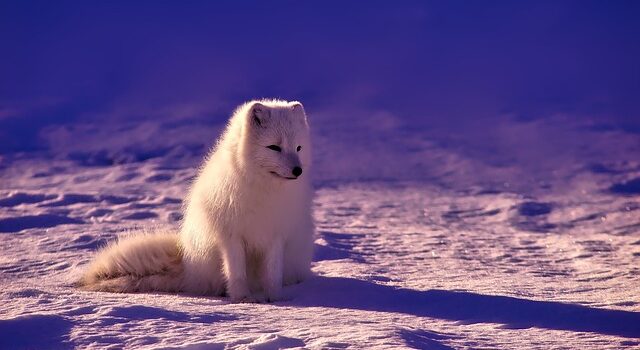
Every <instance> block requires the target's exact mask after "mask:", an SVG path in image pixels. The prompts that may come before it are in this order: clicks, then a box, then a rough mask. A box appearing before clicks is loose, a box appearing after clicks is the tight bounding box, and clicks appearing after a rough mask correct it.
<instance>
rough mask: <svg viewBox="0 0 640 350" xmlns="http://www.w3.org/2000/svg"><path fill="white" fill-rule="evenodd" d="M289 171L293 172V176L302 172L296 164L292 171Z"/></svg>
mask: <svg viewBox="0 0 640 350" xmlns="http://www.w3.org/2000/svg"><path fill="white" fill-rule="evenodd" d="M291 173H292V174H293V176H295V177H298V176H300V175H301V174H302V168H301V167H299V166H297V167H295V168H293V171H292V172H291Z"/></svg>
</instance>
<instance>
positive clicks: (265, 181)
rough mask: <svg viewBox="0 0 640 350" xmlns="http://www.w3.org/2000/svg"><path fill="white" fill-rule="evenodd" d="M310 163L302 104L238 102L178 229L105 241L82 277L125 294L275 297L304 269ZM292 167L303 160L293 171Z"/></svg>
mask: <svg viewBox="0 0 640 350" xmlns="http://www.w3.org/2000/svg"><path fill="white" fill-rule="evenodd" d="M269 145H278V146H279V147H280V148H281V152H277V151H274V150H272V149H269V148H267V146H269ZM298 146H301V150H300V151H299V152H298V151H297V147H298ZM310 165H311V144H310V140H309V127H308V124H307V119H306V115H305V113H304V108H303V107H302V105H301V104H300V103H298V102H287V101H279V100H260V101H252V102H248V103H245V104H244V105H242V106H240V107H239V108H238V109H237V110H236V111H235V113H234V114H233V116H232V117H231V119H230V120H229V124H228V125H227V128H226V130H225V132H224V134H223V135H222V137H221V138H220V139H219V141H218V143H217V145H216V147H215V148H214V150H213V152H212V153H211V154H210V155H209V157H208V158H207V160H206V162H205V164H204V166H203V167H202V168H201V169H200V171H199V173H198V176H197V178H196V180H195V182H194V184H193V186H192V188H191V190H190V192H189V195H188V197H187V199H186V201H185V203H186V207H185V215H184V220H183V222H182V226H181V230H180V234H179V235H175V234H173V235H172V234H168V233H158V234H154V235H142V236H139V237H134V238H130V239H125V240H121V241H119V242H118V243H116V244H114V245H111V246H108V247H107V248H106V249H105V250H103V251H102V252H100V253H99V255H98V257H97V258H96V260H95V261H94V262H93V263H92V265H91V266H90V268H89V270H88V271H87V273H86V274H85V276H84V278H83V279H82V281H81V284H82V285H83V286H84V287H85V288H87V289H90V290H107V291H126V292H129V291H184V292H188V293H195V294H216V295H220V294H223V293H224V291H225V290H226V292H227V294H228V295H229V296H230V297H231V299H232V300H234V301H260V300H267V301H269V300H276V299H278V297H279V295H280V290H281V288H282V285H283V284H291V283H296V282H299V281H302V280H303V279H304V278H306V277H307V276H308V275H309V274H310V264H311V258H312V255H313V232H314V227H313V220H312V215H311V199H312V198H311V197H312V191H311V186H310V180H309V173H310ZM294 167H301V168H302V175H300V176H299V177H298V178H295V176H294V175H293V174H292V169H293V168H294ZM291 178H293V179H291Z"/></svg>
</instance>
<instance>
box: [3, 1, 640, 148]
mask: <svg viewBox="0 0 640 350" xmlns="http://www.w3.org/2000/svg"><path fill="white" fill-rule="evenodd" d="M639 15H640V4H639V3H637V2H633V1H615V2H612V1H594V2H590V1H549V2H545V1H535V2H518V1H488V2H464V1H437V2H421V1H420V2H412V1H402V2H381V1H373V2H339V1H328V2H302V1H290V2H286V1H285V2H280V1H278V2H269V3H268V4H267V3H257V2H256V3H252V2H197V1H191V2H177V1H176V2H169V1H137V2H93V3H90V2H70V1H62V2H48V1H42V2H39V1H10V2H8V1H3V2H2V3H1V4H0V40H1V41H2V46H3V49H2V55H1V56H0V77H1V79H0V128H2V129H4V130H5V132H4V134H3V135H2V136H4V139H5V141H3V142H2V144H0V151H12V150H21V149H29V148H30V147H36V146H37V145H36V144H35V141H33V142H32V139H33V135H34V133H35V132H36V131H37V130H39V128H41V127H44V126H47V125H50V124H56V123H65V122H73V121H76V120H90V121H95V120H101V119H104V118H107V119H110V120H114V121H116V122H117V120H119V119H127V120H131V118H140V119H147V118H162V115H161V113H155V112H157V111H168V112H167V114H171V113H175V112H172V111H181V112H179V113H186V114H189V113H191V114H194V115H197V116H203V115H204V116H209V117H211V118H225V117H226V114H228V112H229V110H230V109H231V108H232V107H233V106H234V105H237V104H238V103H239V102H242V101H244V100H247V99H251V98H254V97H272V96H273V97H282V98H286V99H299V100H302V101H304V102H305V104H306V105H307V106H308V109H309V108H311V109H312V110H313V109H321V108H326V107H327V106H331V108H332V109H342V110H349V111H358V110H371V109H376V110H380V109H381V110H386V111H390V112H392V113H394V114H396V115H398V116H400V117H401V118H404V119H405V120H407V121H411V122H417V123H424V124H425V125H440V126H442V125H444V126H453V127H455V126H457V125H460V124H464V123H467V122H469V121H476V122H477V121H478V120H482V119H483V118H487V120H489V119H490V118H493V117H495V116H496V115H510V116H512V117H516V118H522V119H536V118H545V117H548V116H550V115H553V114H557V113H564V114H569V115H572V116H574V117H575V118H596V119H597V120H599V121H601V122H603V123H606V124H608V125H611V126H613V127H621V128H625V129H628V130H635V131H637V130H638V129H639V128H640V122H639V120H640V118H639V117H638V114H639V112H640V98H638V96H640V64H639V63H638V62H640V45H639V44H638V38H640V24H639V23H640V21H637V18H639ZM185 106H188V108H186V107H185ZM353 115H354V118H366V113H365V114H357V113H354V114H353ZM7 130H11V132H10V133H9V132H7ZM0 133H2V132H0Z"/></svg>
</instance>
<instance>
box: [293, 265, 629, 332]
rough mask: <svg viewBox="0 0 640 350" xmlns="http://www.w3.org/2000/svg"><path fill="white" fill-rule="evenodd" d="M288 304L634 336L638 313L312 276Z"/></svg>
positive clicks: (518, 326) (508, 325)
mask: <svg viewBox="0 0 640 350" xmlns="http://www.w3.org/2000/svg"><path fill="white" fill-rule="evenodd" d="M296 289H298V290H297V292H296V297H295V299H293V300H291V301H290V302H289V303H287V304H289V305H291V306H301V307H331V308H340V309H356V310H367V311H381V312H395V313H402V314H407V315H413V316H418V317H430V318H437V319H443V320H450V321H458V322H461V323H466V324H472V323H497V324H502V325H503V326H504V327H505V328H512V329H519V328H530V327H537V328H545V329H555V330H566V331H575V332H594V333H599V334H607V335H615V336H621V337H626V338H638V337H640V312H630V311H621V310H611V309H602V308H593V307H587V306H582V305H576V304H569V303H561V302H552V301H537V300H529V299H521V298H514V297H506V296H496V295H484V294H477V293H470V292H459V291H448V290H439V289H431V290H426V291H420V290H413V289H404V288H396V287H392V286H385V285H381V284H376V283H373V282H368V281H363V280H357V279H353V278H342V277H321V276H314V277H313V278H311V279H309V280H307V281H305V282H304V283H302V284H300V285H298V286H297V287H296Z"/></svg>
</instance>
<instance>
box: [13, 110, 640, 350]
mask: <svg viewBox="0 0 640 350" xmlns="http://www.w3.org/2000/svg"><path fill="white" fill-rule="evenodd" d="M310 114H311V116H310V118H311V120H312V122H313V123H312V128H313V130H314V141H315V142H314V143H315V154H316V163H315V168H314V174H313V175H314V178H315V182H314V183H315V187H316V189H317V190H316V198H315V208H314V210H315V218H316V223H317V240H316V258H315V261H314V264H313V271H314V272H315V274H316V277H313V278H312V279H310V280H308V281H306V282H304V283H302V284H300V285H296V286H292V287H288V288H287V289H286V296H287V297H286V300H285V301H281V302H276V303H273V304H233V303H230V302H229V301H228V300H225V299H223V298H215V297H193V296H185V295H167V294H110V293H93V292H84V291H80V290H77V289H75V288H74V287H73V282H74V281H75V280H76V279H77V278H78V277H79V276H80V274H81V272H82V269H83V268H84V267H85V266H86V264H87V263H88V261H89V260H90V259H91V258H92V255H93V253H94V252H95V251H96V249H98V248H99V247H100V246H101V245H103V244H104V243H105V242H106V241H108V240H112V239H114V238H115V237H116V236H117V235H119V234H126V233H127V232H128V231H130V230H133V229H136V228H146V227H154V226H164V225H169V226H176V225H177V223H178V222H179V220H180V218H181V200H182V198H183V196H184V194H185V191H186V189H187V188H188V184H189V181H190V180H191V179H192V178H193V176H194V173H195V167H196V166H197V165H198V164H199V162H200V161H201V158H202V156H203V155H204V154H205V152H206V150H207V148H208V147H209V146H210V145H211V144H212V143H213V141H214V139H215V137H216V136H217V135H218V133H219V132H220V130H221V127H222V125H221V124H220V123H206V122H202V120H200V121H192V120H189V121H184V120H183V121H178V122H175V121H174V122H170V123H169V122H166V123H164V124H163V123H161V122H158V123H152V122H148V123H147V124H141V123H139V122H132V123H131V124H126V123H124V122H119V123H117V124H116V125H105V124H91V123H87V124H81V123H76V124H68V125H65V126H62V127H56V128H50V129H47V130H44V131H42V133H41V134H40V137H41V138H42V139H43V140H44V141H43V142H44V144H46V145H47V146H46V149H47V151H46V152H26V153H15V154H7V155H5V156H3V157H0V250H1V251H2V252H1V253H0V286H1V287H2V288H1V290H0V349H39V348H41V349H56V348H72V347H76V348H82V349H91V348H96V349H97V348H100V349H102V348H113V349H118V348H132V349H134V348H135V349H144V348H154V349H155V348H163V349H175V348H180V349H223V348H239V349H244V348H246V349H277V348H310V349H321V348H323V349H331V348H333V349H343V348H353V349H360V348H403V347H404V348H420V349H450V348H455V349H457V348H474V349H490V348H491V349H493V348H501V349H516V348H518V349H532V348H539V349H551V348H576V349H596V348H598V349H600V348H602V349H622V348H637V347H639V346H640V197H639V194H640V160H639V158H638V155H639V154H640V142H639V138H638V135H637V134H633V133H628V132H624V131H621V130H616V129H613V130H612V129H609V128H603V127H598V126H597V125H593V124H588V123H582V124H579V123H576V122H575V119H567V118H562V117H557V118H551V119H545V120H536V121H515V120H511V119H509V118H502V119H500V120H497V121H496V122H495V124H493V125H492V127H491V128H487V127H485V128H483V129H481V130H480V132H475V131H474V130H473V129H474V128H473V127H471V128H469V129H470V130H458V131H459V134H456V133H450V134H447V133H445V132H443V131H438V130H432V129H430V128H428V127H425V126H420V125H407V124H405V123H403V119H402V118H397V117H394V116H393V115H391V114H389V113H383V112H371V113H368V114H367V117H366V118H353V119H350V118H344V117H343V116H342V115H340V114H339V113H337V112H336V113H332V112H330V111H327V112H322V111H317V112H316V113H314V111H310ZM487 133H490V134H489V135H487ZM443 135H445V136H443Z"/></svg>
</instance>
